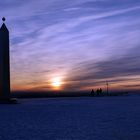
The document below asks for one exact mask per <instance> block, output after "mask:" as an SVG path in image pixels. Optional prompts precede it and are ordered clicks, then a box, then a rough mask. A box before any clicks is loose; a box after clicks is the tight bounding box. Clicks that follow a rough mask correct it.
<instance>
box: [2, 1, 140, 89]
mask: <svg viewBox="0 0 140 140" xmlns="http://www.w3.org/2000/svg"><path fill="white" fill-rule="evenodd" d="M3 16H5V17H6V19H7V20H6V25H7V27H8V29H9V31H10V45H11V46H10V53H11V89H12V90H13V91H16V90H22V91H27V90H32V91H38V90H43V91H48V90H55V89H57V90H58V89H59V90H63V91H77V90H90V89H91V88H97V87H102V88H104V87H105V84H106V81H108V82H109V84H110V87H111V88H112V89H119V90H129V89H140V0H3V1H0V17H3ZM1 24H2V22H1Z"/></svg>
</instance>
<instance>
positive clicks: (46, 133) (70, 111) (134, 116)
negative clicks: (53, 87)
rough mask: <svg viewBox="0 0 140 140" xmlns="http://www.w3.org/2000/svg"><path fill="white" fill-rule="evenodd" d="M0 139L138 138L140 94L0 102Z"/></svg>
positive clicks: (87, 139) (96, 139)
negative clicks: (3, 103)
mask: <svg viewBox="0 0 140 140" xmlns="http://www.w3.org/2000/svg"><path fill="white" fill-rule="evenodd" d="M0 140H140V96H122V97H121V96H120V97H70V98H48V99H24V100H23V99H22V100H20V104H16V105H2V104H1V105H0Z"/></svg>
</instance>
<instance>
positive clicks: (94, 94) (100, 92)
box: [91, 88, 103, 96]
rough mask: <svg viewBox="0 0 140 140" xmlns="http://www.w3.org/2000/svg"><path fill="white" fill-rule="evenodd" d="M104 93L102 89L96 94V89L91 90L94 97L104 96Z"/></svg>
mask: <svg viewBox="0 0 140 140" xmlns="http://www.w3.org/2000/svg"><path fill="white" fill-rule="evenodd" d="M102 93H103V90H102V89H101V88H98V89H97V90H96V92H95V91H94V89H92V90H91V95H92V96H100V95H102Z"/></svg>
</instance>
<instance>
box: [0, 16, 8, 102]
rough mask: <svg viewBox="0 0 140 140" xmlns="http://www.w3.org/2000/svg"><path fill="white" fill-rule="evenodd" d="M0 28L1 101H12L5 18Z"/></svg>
mask: <svg viewBox="0 0 140 140" xmlns="http://www.w3.org/2000/svg"><path fill="white" fill-rule="evenodd" d="M2 20H3V24H2V26H1V28H0V100H9V99H10V56H9V31H8V29H7V27H6V25H5V23H4V22H5V18H4V17H3V18H2Z"/></svg>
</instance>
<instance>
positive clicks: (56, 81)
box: [51, 77, 62, 88]
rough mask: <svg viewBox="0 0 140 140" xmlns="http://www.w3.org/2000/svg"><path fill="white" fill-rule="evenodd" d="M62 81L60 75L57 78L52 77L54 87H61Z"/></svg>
mask: <svg viewBox="0 0 140 140" xmlns="http://www.w3.org/2000/svg"><path fill="white" fill-rule="evenodd" d="M61 84H62V82H61V79H60V78H59V77H56V78H53V79H52V83H51V85H52V86H53V87H54V88H59V87H60V86H61Z"/></svg>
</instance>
